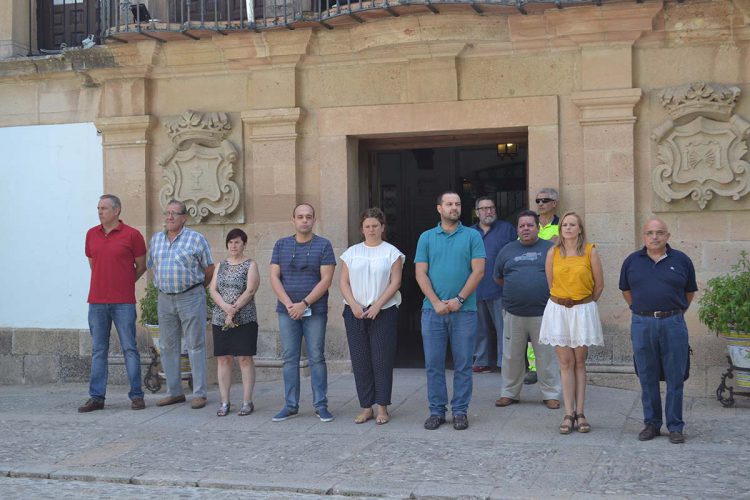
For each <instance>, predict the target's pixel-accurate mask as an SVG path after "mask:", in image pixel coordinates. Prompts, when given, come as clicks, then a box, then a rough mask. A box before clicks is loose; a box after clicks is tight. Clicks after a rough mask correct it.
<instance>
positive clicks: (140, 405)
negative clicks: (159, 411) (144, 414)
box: [130, 398, 146, 410]
mask: <svg viewBox="0 0 750 500" xmlns="http://www.w3.org/2000/svg"><path fill="white" fill-rule="evenodd" d="M130 409H131V410H145V409H146V402H145V401H144V400H143V398H135V399H134V400H133V401H132V402H131V403H130Z"/></svg>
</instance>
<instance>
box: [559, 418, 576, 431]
mask: <svg viewBox="0 0 750 500" xmlns="http://www.w3.org/2000/svg"><path fill="white" fill-rule="evenodd" d="M568 421H570V423H569V424H568V423H566V422H568ZM575 424H576V417H575V415H565V416H564V417H563V421H562V423H561V424H560V434H570V433H571V432H573V426H575Z"/></svg>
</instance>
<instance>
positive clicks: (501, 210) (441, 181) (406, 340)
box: [363, 138, 527, 367]
mask: <svg viewBox="0 0 750 500" xmlns="http://www.w3.org/2000/svg"><path fill="white" fill-rule="evenodd" d="M500 139H502V138H498V140H500ZM363 145H364V148H365V149H366V153H365V156H366V157H367V158H368V161H367V163H368V166H367V168H368V171H367V173H366V175H367V179H368V180H367V182H368V187H369V198H368V199H367V200H366V203H367V205H368V206H379V207H380V208H382V209H383V211H384V212H385V214H386V219H387V234H386V237H387V239H388V241H389V242H390V243H392V244H393V245H395V246H396V247H397V248H398V249H399V250H401V251H402V252H403V253H404V254H405V255H406V262H405V265H404V272H403V279H402V285H401V295H402V304H401V307H400V309H399V326H398V359H397V366H400V367H421V366H424V354H423V349H422V337H421V325H420V318H421V307H422V300H423V299H424V295H423V294H422V292H421V291H420V289H419V286H418V284H417V281H416V279H415V275H414V255H415V252H416V248H417V240H418V239H419V235H420V234H421V233H422V232H423V231H425V230H427V229H430V228H433V227H435V226H436V225H437V223H438V222H439V220H440V217H439V215H438V213H437V208H436V207H437V196H438V195H439V194H440V193H442V192H443V191H446V190H452V191H455V192H457V193H459V194H460V195H461V202H462V215H461V221H462V223H463V224H464V225H466V226H470V225H473V224H475V223H476V215H475V213H474V201H475V200H476V199H477V198H478V197H480V196H492V197H493V198H494V199H495V203H496V205H497V207H498V217H500V218H502V219H506V220H508V221H509V222H511V223H513V224H514V225H515V215H516V214H517V213H518V212H519V211H521V210H522V209H525V208H526V206H527V173H526V172H527V168H526V156H527V155H526V152H527V151H526V144H525V143H524V144H520V145H519V150H518V154H517V155H515V156H514V157H513V158H510V157H507V156H506V157H501V156H499V155H498V149H497V143H489V144H487V143H484V144H476V145H474V144H470V145H448V146H440V145H439V142H438V145H436V146H435V147H423V146H427V145H429V142H427V143H425V142H420V144H419V146H420V147H416V148H408V149H407V148H403V149H399V148H398V147H394V146H392V145H388V144H384V143H378V142H372V143H364V144H363ZM363 208H364V207H363Z"/></svg>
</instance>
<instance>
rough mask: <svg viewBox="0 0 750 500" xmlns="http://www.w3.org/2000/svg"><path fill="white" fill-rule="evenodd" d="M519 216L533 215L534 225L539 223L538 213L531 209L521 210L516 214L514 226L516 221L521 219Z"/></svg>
mask: <svg viewBox="0 0 750 500" xmlns="http://www.w3.org/2000/svg"><path fill="white" fill-rule="evenodd" d="M521 217H533V218H534V222H536V225H537V226H538V225H539V214H538V213H536V212H534V211H533V210H522V211H521V213H519V214H518V218H517V219H516V227H518V222H519V221H520V220H521Z"/></svg>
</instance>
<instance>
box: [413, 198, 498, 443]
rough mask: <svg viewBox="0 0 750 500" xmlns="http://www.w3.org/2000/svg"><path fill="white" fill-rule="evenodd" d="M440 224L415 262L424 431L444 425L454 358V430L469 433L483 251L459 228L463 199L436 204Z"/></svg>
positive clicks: (425, 237)
mask: <svg viewBox="0 0 750 500" xmlns="http://www.w3.org/2000/svg"><path fill="white" fill-rule="evenodd" d="M437 202H438V204H437V211H438V213H439V214H440V223H439V224H438V225H437V227H435V228H434V229H430V230H428V231H425V232H424V233H422V235H421V236H420V237H419V242H418V243H417V252H416V256H415V257H414V263H415V266H416V270H415V271H416V278H417V283H419V288H421V289H422V293H424V295H425V298H424V303H423V305H422V345H423V346H424V357H425V367H426V369H427V399H428V401H429V406H430V417H429V418H428V419H427V420H426V421H425V423H424V427H425V429H428V430H435V429H437V428H438V427H440V426H441V425H442V424H444V423H445V413H446V411H447V405H448V388H447V386H446V382H445V353H446V350H447V348H448V341H449V340H450V344H451V353H452V355H453V399H451V410H452V412H453V428H454V429H456V430H464V429H466V428H468V427H469V420H468V418H467V416H466V414H467V412H468V409H469V401H470V400H471V392H472V371H471V367H472V362H473V355H474V337H475V335H476V329H477V313H476V311H477V302H476V297H475V296H474V290H476V288H477V285H478V284H479V281H480V280H481V279H482V276H484V264H485V262H484V261H485V251H484V243H483V242H482V237H481V236H480V235H479V233H478V232H477V231H474V230H473V229H471V228H468V227H465V226H464V225H463V224H461V197H460V196H459V195H458V194H457V193H455V192H453V191H448V192H445V193H443V194H441V195H440V196H439V197H438V200H437Z"/></svg>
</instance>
